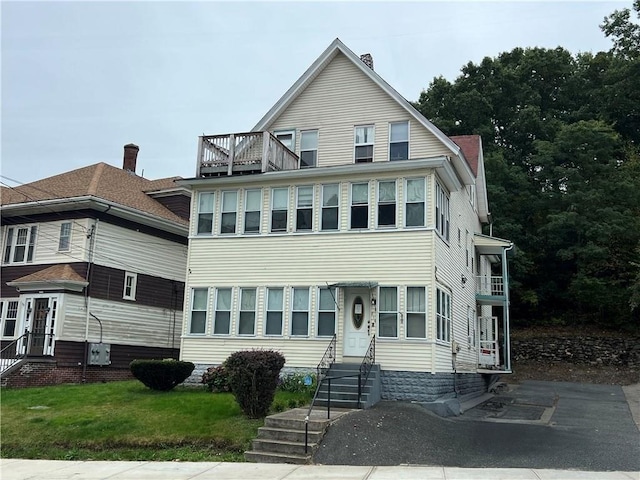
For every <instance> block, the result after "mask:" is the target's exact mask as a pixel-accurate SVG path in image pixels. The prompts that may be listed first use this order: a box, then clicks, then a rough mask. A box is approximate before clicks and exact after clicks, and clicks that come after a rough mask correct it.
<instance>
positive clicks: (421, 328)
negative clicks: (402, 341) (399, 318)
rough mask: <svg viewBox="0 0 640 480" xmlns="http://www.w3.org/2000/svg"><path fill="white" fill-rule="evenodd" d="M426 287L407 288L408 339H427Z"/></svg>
mask: <svg viewBox="0 0 640 480" xmlns="http://www.w3.org/2000/svg"><path fill="white" fill-rule="evenodd" d="M426 298H427V296H426V289H425V287H407V297H406V299H407V310H406V312H407V331H406V336H407V338H427V301H426Z"/></svg>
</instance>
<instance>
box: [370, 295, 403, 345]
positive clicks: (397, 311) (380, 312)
mask: <svg viewBox="0 0 640 480" xmlns="http://www.w3.org/2000/svg"><path fill="white" fill-rule="evenodd" d="M382 288H395V289H396V310H395V313H396V335H395V336H394V337H390V336H388V335H385V336H382V335H380V326H381V323H380V315H381V314H382V313H391V311H390V310H385V311H382V307H381V303H380V289H382ZM376 295H377V298H378V306H377V308H378V321H377V322H376V323H377V330H378V331H377V338H376V340H377V339H378V338H379V339H381V340H397V339H398V338H400V325H399V319H400V288H399V287H398V285H379V286H378V291H377V292H376Z"/></svg>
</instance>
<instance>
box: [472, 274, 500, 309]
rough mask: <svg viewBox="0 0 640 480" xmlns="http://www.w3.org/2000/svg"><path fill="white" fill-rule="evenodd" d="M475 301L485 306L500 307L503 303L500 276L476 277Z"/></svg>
mask: <svg viewBox="0 0 640 480" xmlns="http://www.w3.org/2000/svg"><path fill="white" fill-rule="evenodd" d="M476 300H478V302H480V303H483V304H485V305H500V304H501V303H502V302H504V301H505V290H504V278H503V277H502V276H479V277H476Z"/></svg>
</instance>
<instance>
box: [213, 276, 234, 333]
mask: <svg viewBox="0 0 640 480" xmlns="http://www.w3.org/2000/svg"><path fill="white" fill-rule="evenodd" d="M232 299H233V289H232V288H216V299H215V305H214V307H213V309H214V310H213V334H214V335H229V333H231V301H232Z"/></svg>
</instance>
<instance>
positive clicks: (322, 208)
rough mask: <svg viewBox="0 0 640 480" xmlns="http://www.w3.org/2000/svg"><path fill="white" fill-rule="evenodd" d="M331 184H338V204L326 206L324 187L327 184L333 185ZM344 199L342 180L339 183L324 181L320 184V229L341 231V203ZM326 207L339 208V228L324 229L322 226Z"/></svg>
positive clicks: (322, 230) (323, 230) (321, 230)
mask: <svg viewBox="0 0 640 480" xmlns="http://www.w3.org/2000/svg"><path fill="white" fill-rule="evenodd" d="M331 185H337V186H338V204H337V205H335V206H325V205H324V187H325V186H331ZM341 199H342V184H341V183H340V182H338V183H323V184H321V185H320V215H319V217H320V218H319V220H318V222H319V225H318V231H320V232H339V231H340V205H341V204H342V202H341ZM325 208H327V209H328V208H335V209H337V210H338V225H337V228H335V229H323V228H322V214H323V212H324V209H325Z"/></svg>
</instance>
